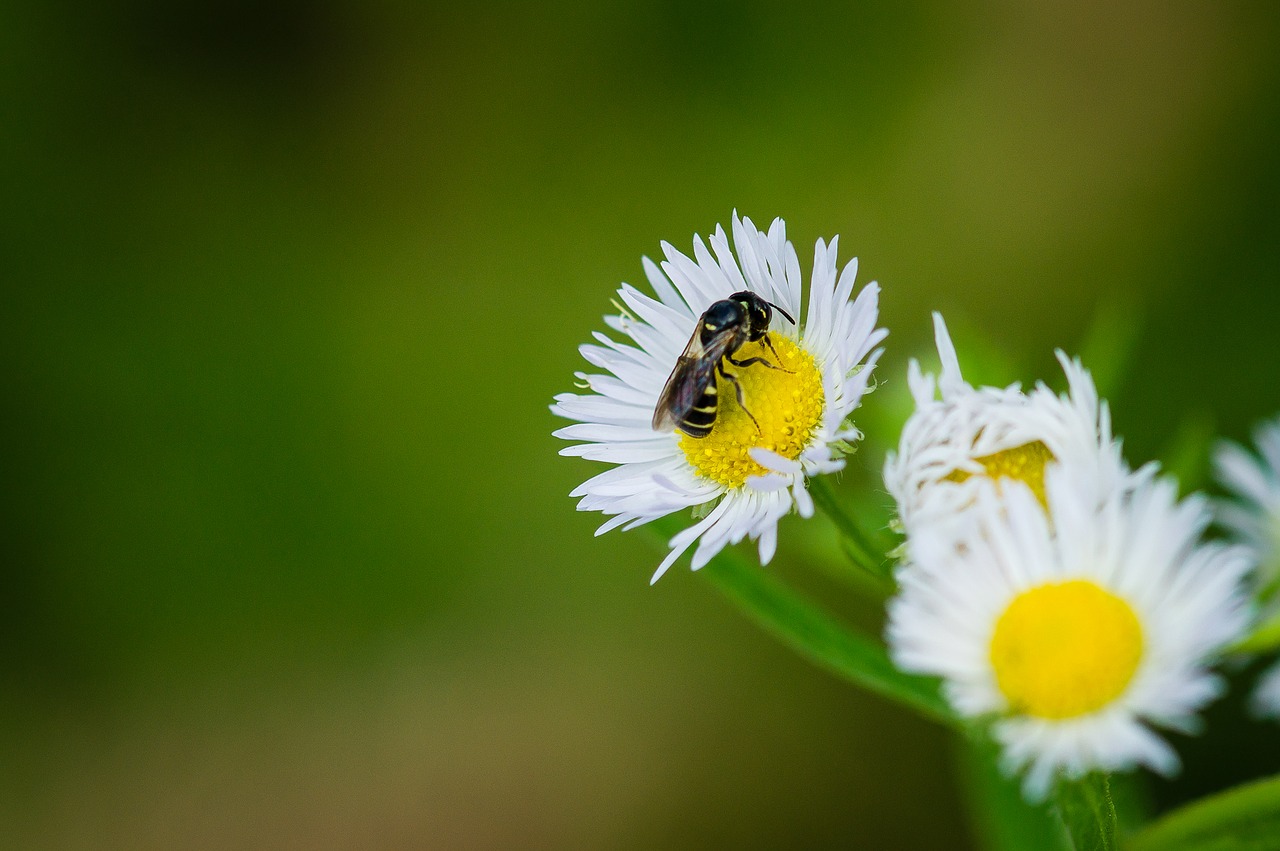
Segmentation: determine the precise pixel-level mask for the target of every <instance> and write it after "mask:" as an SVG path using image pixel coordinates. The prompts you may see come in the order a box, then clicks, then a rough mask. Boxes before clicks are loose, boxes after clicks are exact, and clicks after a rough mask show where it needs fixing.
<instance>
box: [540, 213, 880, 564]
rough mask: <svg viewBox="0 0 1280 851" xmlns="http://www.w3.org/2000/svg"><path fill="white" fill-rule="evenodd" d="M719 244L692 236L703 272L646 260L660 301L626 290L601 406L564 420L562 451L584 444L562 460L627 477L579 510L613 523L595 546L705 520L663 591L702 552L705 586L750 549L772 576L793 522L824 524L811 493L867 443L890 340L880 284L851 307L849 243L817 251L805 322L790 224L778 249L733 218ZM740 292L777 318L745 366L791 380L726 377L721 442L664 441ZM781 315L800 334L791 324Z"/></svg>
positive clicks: (567, 411)
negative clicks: (863, 413) (678, 390)
mask: <svg viewBox="0 0 1280 851" xmlns="http://www.w3.org/2000/svg"><path fill="white" fill-rule="evenodd" d="M709 242H710V248H709V249H708V247H707V245H705V244H704V243H703V241H702V239H701V238H700V237H696V236H695V237H694V243H693V258H689V257H686V256H685V255H684V254H681V253H680V252H679V251H677V250H676V249H675V248H673V247H672V246H670V245H668V244H667V243H665V242H664V243H663V244H662V251H663V254H664V255H665V257H666V260H665V261H663V262H662V264H661V266H660V267H659V265H657V264H654V263H653V262H651V261H650V260H648V259H647V258H646V259H645V260H644V270H645V274H646V275H647V277H648V279H649V283H650V285H651V286H652V287H653V291H654V293H655V295H656V298H655V297H654V296H650V295H647V294H645V293H643V292H641V291H640V290H638V289H636V288H635V287H633V286H630V285H628V284H623V285H622V288H621V289H619V290H618V299H619V301H620V302H621V305H620V307H621V308H622V310H623V314H622V315H621V316H606V317H605V322H606V324H608V325H609V327H610V328H612V329H613V330H614V331H616V332H618V333H619V334H620V335H622V337H623V338H624V340H623V341H621V342H619V341H615V340H614V339H611V338H610V337H608V336H606V335H604V334H600V333H597V334H595V335H594V336H595V338H596V341H597V343H598V344H587V345H584V346H582V347H581V351H582V356H583V357H584V358H586V360H587V361H588V362H589V363H590V364H591V365H592V366H594V367H596V368H598V369H599V370H600V372H598V373H592V374H584V373H579V374H578V378H579V379H580V380H581V381H582V382H583V383H584V384H585V385H586V387H587V388H588V389H590V390H591V392H590V393H589V394H585V395H576V394H572V393H565V394H561V395H559V396H557V397H556V403H555V404H554V405H552V406H551V410H552V412H554V413H556V414H558V415H560V416H562V417H566V418H568V419H571V420H576V421H577V423H576V424H574V425H571V426H567V427H565V428H562V429H559V430H558V431H556V432H555V435H556V436H557V437H561V438H565V439H567V440H580V441H585V442H584V443H580V444H577V445H574V446H570V447H567V448H565V449H563V450H561V453H560V454H562V455H580V456H582V457H584V458H588V459H591V460H593V461H605V462H608V463H610V464H616V465H617V466H616V467H613V468H612V469H609V470H607V471H605V472H603V473H601V474H599V475H597V476H595V477H594V478H591V479H589V480H587V481H586V482H584V483H583V484H582V485H581V486H580V487H578V488H576V489H574V491H573V492H572V494H571V495H572V496H577V497H581V498H582V499H581V500H580V501H579V503H578V509H579V510H580V511H600V512H603V513H604V514H607V515H611V517H610V519H609V520H608V521H607V522H606V523H604V525H602V526H601V527H600V528H599V530H597V532H596V534H602V533H604V532H607V531H608V530H610V529H614V528H617V527H619V526H621V527H624V528H626V529H631V528H634V527H636V526H639V525H641V524H644V523H647V522H649V521H651V520H655V519H657V518H659V517H662V516H663V515H666V514H670V513H672V512H675V511H680V510H683V509H689V508H697V509H698V512H697V513H699V514H701V515H703V516H702V517H701V519H699V520H698V522H696V523H694V524H693V525H692V526H690V527H688V528H687V529H685V530H683V531H682V532H680V533H679V534H677V535H676V536H675V537H674V538H672V540H671V552H670V553H669V554H668V555H667V557H666V558H665V559H663V561H662V563H661V564H660V565H659V566H658V570H657V572H656V573H655V574H654V576H653V580H652V581H654V582H656V581H657V580H658V578H659V577H660V576H662V574H663V573H664V572H666V570H667V568H669V567H670V566H671V565H672V563H673V562H675V560H676V559H677V558H679V557H680V555H681V554H682V553H683V552H684V551H685V550H687V549H688V548H689V547H690V546H691V545H692V544H694V543H695V542H697V543H698V548H697V550H696V551H695V553H694V555H693V561H692V566H693V569H694V570H697V569H698V568H700V567H702V566H703V565H705V564H706V563H707V562H708V561H709V560H710V559H711V557H712V556H714V555H715V554H716V553H717V552H719V551H720V550H721V549H723V548H724V547H725V545H727V544H730V543H737V542H738V541H741V540H742V539H743V538H751V539H753V540H758V541H759V551H760V561H761V563H763V564H767V563H768V562H769V560H770V559H771V558H772V557H773V554H774V550H775V549H776V546H777V524H778V520H779V518H781V517H782V516H783V515H784V514H786V513H787V512H788V511H790V510H791V509H792V508H793V507H794V508H795V509H796V510H797V511H798V512H799V513H800V515H801V516H803V517H809V516H812V514H813V499H812V498H811V497H810V496H809V493H808V491H807V490H806V488H805V480H806V477H808V476H813V475H818V474H822V473H830V472H833V471H835V470H838V469H840V468H841V467H842V466H843V464H844V462H843V461H842V460H840V456H841V455H842V454H843V453H844V452H846V451H848V448H849V444H850V443H852V442H854V441H856V440H859V439H860V438H861V436H862V435H861V433H860V432H859V431H858V430H857V429H856V428H855V427H854V426H853V424H852V423H851V422H850V420H849V417H850V414H851V413H852V412H853V410H854V409H855V408H857V407H858V405H859V403H860V402H861V400H862V397H863V395H864V394H865V393H866V392H867V391H868V381H869V380H870V378H871V372H872V369H873V368H874V366H875V363H876V360H877V359H878V358H879V356H880V353H881V351H882V350H881V349H875V347H876V345H877V344H878V343H879V342H880V341H881V340H883V339H884V337H885V335H886V333H887V332H886V331H885V330H884V329H880V328H876V319H877V315H878V297H879V287H877V286H876V284H875V283H871V284H868V285H867V286H865V287H863V288H862V291H861V292H860V293H859V294H858V296H857V298H856V299H853V300H852V301H850V297H851V296H852V294H853V286H854V277H855V274H856V272H857V260H856V259H855V260H852V261H850V262H849V263H848V265H846V266H845V267H844V269H843V271H841V272H840V273H839V275H837V267H836V239H832V240H831V244H830V245H826V244H824V243H823V241H822V240H818V243H817V245H816V247H815V249H814V259H813V275H812V279H811V281H810V286H809V299H808V301H809V304H808V313H807V315H802V314H801V312H800V311H801V306H802V305H801V278H800V263H799V260H798V258H797V257H796V252H795V248H794V247H793V246H792V245H791V243H790V242H789V241H788V240H787V238H786V225H785V223H784V222H783V221H782V220H781V219H775V220H774V222H773V224H772V225H771V226H770V228H769V232H768V233H767V234H766V233H764V232H762V231H759V230H757V229H756V227H755V226H754V225H753V224H752V223H751V220H750V219H747V218H742V219H739V218H738V217H737V214H736V213H735V214H734V218H733V243H734V247H733V249H731V248H730V247H729V240H728V239H727V238H726V236H725V232H724V229H723V228H721V227H719V226H717V227H716V231H715V234H714V235H713V236H712V237H711V239H710V240H709ZM735 249H736V256H735ZM743 291H749V292H751V293H754V294H756V295H757V296H759V297H760V298H762V299H764V300H765V301H767V302H770V303H771V304H772V305H774V306H775V307H777V308H780V310H775V311H773V318H772V324H771V325H770V328H769V333H768V335H767V336H766V337H765V338H764V339H762V340H760V341H757V342H748V343H746V344H744V345H743V346H742V347H741V348H739V349H738V350H737V352H736V354H734V358H735V359H736V360H738V361H750V360H751V359H752V358H756V359H759V360H763V361H765V362H766V364H770V365H772V366H773V367H780V368H770V366H768V365H766V364H762V363H759V362H758V361H757V362H754V363H752V364H751V365H749V366H741V367H734V366H731V365H729V364H728V363H727V362H726V361H721V363H722V364H724V367H725V371H727V372H728V373H730V375H731V376H732V378H726V377H724V376H723V375H715V374H714V373H713V375H714V376H715V377H714V378H713V379H712V380H713V381H714V384H712V385H710V386H711V388H712V389H714V391H715V393H716V398H717V399H718V400H719V401H718V405H717V408H718V410H716V413H715V419H714V426H713V427H712V428H711V430H710V433H709V434H707V435H706V436H703V437H693V436H690V435H689V434H685V433H682V432H681V431H674V432H672V431H656V430H655V429H654V427H653V422H654V420H655V417H654V413H655V406H656V405H657V404H658V399H659V396H660V394H661V393H662V391H663V387H664V385H665V383H666V382H667V379H668V376H670V375H671V374H672V371H673V370H674V369H675V367H676V364H677V359H678V358H680V356H681V354H682V353H683V352H684V351H685V347H686V344H688V343H689V342H690V339H691V337H692V336H693V334H694V332H695V329H699V328H700V324H699V322H700V319H701V317H702V316H703V313H704V312H705V311H706V310H707V309H708V308H709V307H710V306H711V305H712V304H713V303H716V302H719V301H721V300H723V299H727V298H728V297H729V296H730V295H732V294H734V293H738V292H743ZM782 311H785V313H787V314H789V315H790V316H792V317H795V318H796V319H797V320H803V325H802V326H801V327H797V326H796V325H793V324H791V323H790V322H789V321H787V319H786V318H785V317H784V316H782V315H780V313H781V312H782ZM873 349H875V350H874V351H873ZM708 392H711V390H709V391H708ZM739 392H740V396H739ZM739 398H740V399H741V401H742V402H743V403H745V409H744V406H743V404H739Z"/></svg>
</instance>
